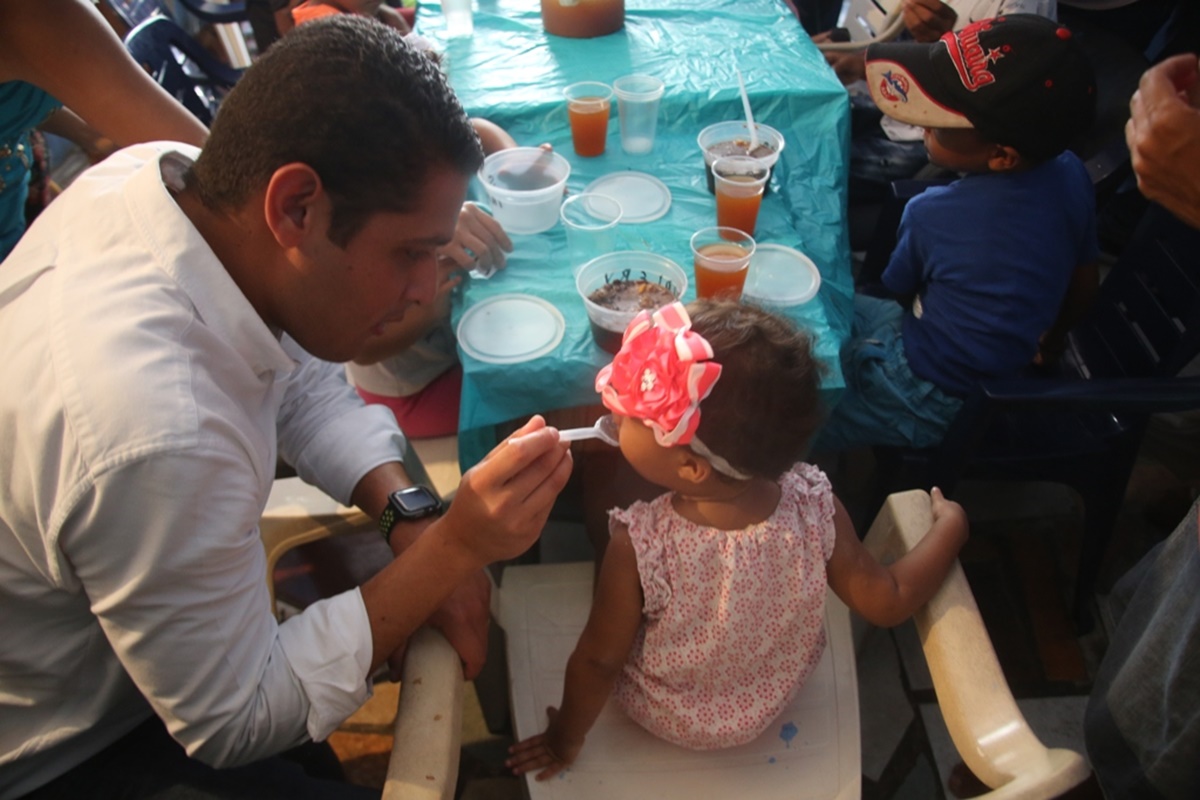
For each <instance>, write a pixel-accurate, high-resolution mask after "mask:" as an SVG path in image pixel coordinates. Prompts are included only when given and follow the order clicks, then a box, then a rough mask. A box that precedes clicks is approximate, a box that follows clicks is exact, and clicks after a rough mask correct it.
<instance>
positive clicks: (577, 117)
mask: <svg viewBox="0 0 1200 800" xmlns="http://www.w3.org/2000/svg"><path fill="white" fill-rule="evenodd" d="M563 95H565V96H566V98H567V117H568V119H569V120H570V122H571V143H572V144H574V145H575V155H577V156H583V157H585V158H591V157H593V156H600V155H604V143H605V140H606V139H608V118H609V115H610V112H611V109H612V96H613V90H612V87H611V86H609V85H608V84H607V83H600V82H598V81H581V82H580V83H572V84H571V85H570V86H568V87H567V88H566V89H563Z"/></svg>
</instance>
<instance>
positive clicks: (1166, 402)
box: [979, 376, 1200, 414]
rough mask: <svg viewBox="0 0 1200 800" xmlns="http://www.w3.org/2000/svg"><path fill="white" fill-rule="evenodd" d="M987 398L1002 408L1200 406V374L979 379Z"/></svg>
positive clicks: (1129, 409) (1144, 409)
mask: <svg viewBox="0 0 1200 800" xmlns="http://www.w3.org/2000/svg"><path fill="white" fill-rule="evenodd" d="M979 386H980V390H981V391H982V392H983V395H984V396H985V397H987V399H988V400H990V401H992V402H993V403H996V404H998V405H1000V406H1001V407H1003V408H1010V409H1015V408H1033V407H1039V408H1045V409H1048V410H1054V409H1057V410H1067V409H1070V410H1091V411H1116V412H1119V411H1127V412H1143V413H1147V414H1150V413H1156V412H1162V411H1187V410H1189V409H1193V408H1200V376H1197V377H1189V378H1178V377H1173V376H1172V377H1160V378H1099V379H1095V380H1056V379H1053V378H1047V379H1039V378H1014V379H1010V380H984V381H980V384H979Z"/></svg>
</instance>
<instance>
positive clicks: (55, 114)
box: [38, 107, 117, 164]
mask: <svg viewBox="0 0 1200 800" xmlns="http://www.w3.org/2000/svg"><path fill="white" fill-rule="evenodd" d="M38 130H40V131H43V132H44V133H52V134H54V135H55V136H61V137H62V138H64V139H66V140H67V141H68V142H71V143H73V144H74V145H76V146H77V147H78V148H79V149H80V150H82V151H83V152H84V154H85V155H86V156H87V157H88V160H89V161H91V162H92V163H93V164H95V163H96V162H98V161H101V160H103V159H105V158H107V157H108V156H109V155H111V154H112V153H113V151H114V150H116V149H117V146H116V144H115V143H114V142H113V140H112V139H109V138H108V137H107V136H105V135H103V134H102V133H100V131H98V130H96V129H95V128H93V127H92V126H91V125H88V124H87V123H86V122H84V121H83V120H82V119H80V118H79V115H78V114H76V113H75V112H74V111H72V110H71V109H69V108H65V107H64V108H60V109H58V110H57V111H52V112H50V115H49V116H48V117H46V119H45V120H44V121H43V122H42V124H41V125H38Z"/></svg>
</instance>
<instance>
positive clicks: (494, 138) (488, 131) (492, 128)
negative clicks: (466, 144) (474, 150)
mask: <svg viewBox="0 0 1200 800" xmlns="http://www.w3.org/2000/svg"><path fill="white" fill-rule="evenodd" d="M471 127H473V128H474V129H475V133H476V135H477V136H479V144H480V145H481V146H482V147H483V154H484V155H487V156H490V155H491V154H492V153H498V152H499V151H501V150H508V149H510V148H513V147H516V146H517V140H516V139H514V138H513V137H512V136H511V135H510V134H509V132H508V131H506V130H504V128H501V127H500V126H499V125H497V124H496V123H494V122H492V121H491V120H486V119H483V118H482V117H471Z"/></svg>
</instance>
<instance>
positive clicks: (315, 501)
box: [258, 478, 375, 611]
mask: <svg viewBox="0 0 1200 800" xmlns="http://www.w3.org/2000/svg"><path fill="white" fill-rule="evenodd" d="M374 526H375V523H374V521H373V520H372V519H371V518H370V517H369V516H367V515H366V514H364V513H363V512H361V511H359V510H358V509H356V508H349V507H347V506H343V505H341V504H339V503H338V502H337V501H336V500H334V499H332V498H331V497H329V496H328V495H327V494H325V493H324V492H322V491H321V490H320V489H317V488H316V487H314V486H310V485H309V484H307V483H305V482H304V481H302V480H300V479H299V478H283V479H280V480H276V481H275V484H274V486H273V487H272V489H271V496H270V498H269V499H268V500H267V508H266V510H265V511H263V515H262V519H261V520H259V525H258V531H259V536H260V537H261V538H262V543H263V549H264V550H265V551H266V555H267V589H268V591H269V592H270V596H271V609H272V611H275V580H274V577H275V565H276V564H278V563H279V559H280V558H281V557H282V556H283V554H284V553H286V552H287V551H289V550H291V549H292V548H294V547H299V546H300V545H302V544H307V543H308V542H315V541H316V540H318V539H324V538H326V537H327V536H341V535H343V534H347V533H355V532H357V531H361V530H363V529H367V528H373V527H374Z"/></svg>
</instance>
